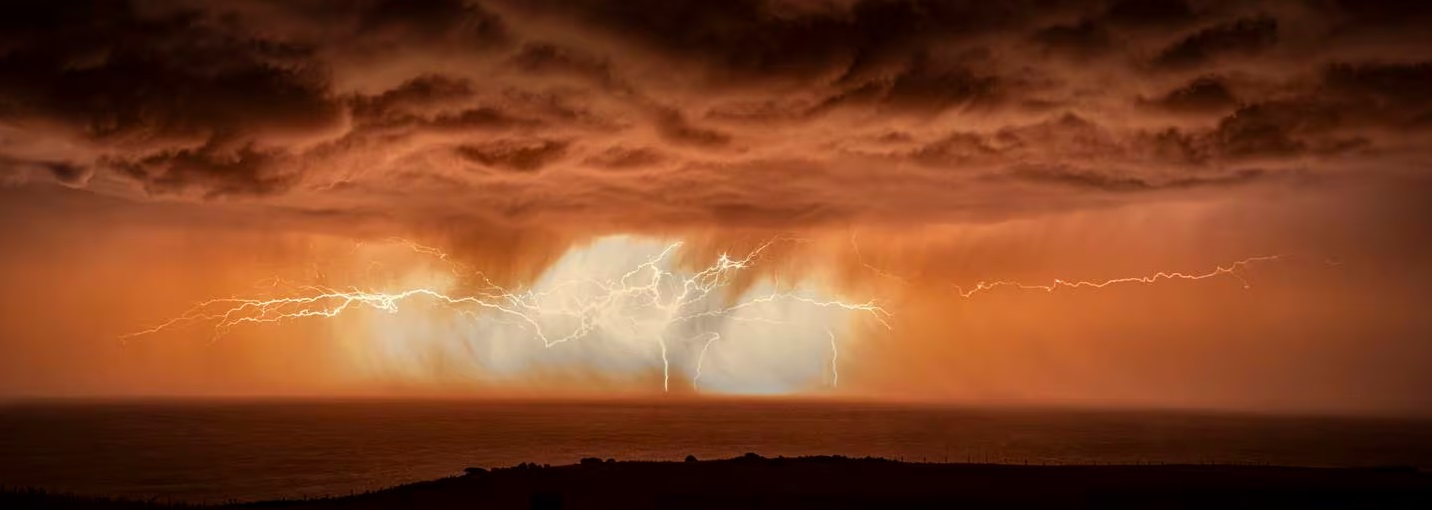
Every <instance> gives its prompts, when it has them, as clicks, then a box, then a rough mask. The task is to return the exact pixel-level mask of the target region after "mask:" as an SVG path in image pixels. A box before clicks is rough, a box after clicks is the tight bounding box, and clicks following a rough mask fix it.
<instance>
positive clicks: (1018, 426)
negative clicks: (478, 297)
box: [0, 400, 1432, 503]
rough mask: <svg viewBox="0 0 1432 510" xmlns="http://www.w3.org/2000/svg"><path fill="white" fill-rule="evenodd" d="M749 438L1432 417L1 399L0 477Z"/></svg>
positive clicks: (1124, 458)
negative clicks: (21, 400) (105, 401)
mask: <svg viewBox="0 0 1432 510" xmlns="http://www.w3.org/2000/svg"><path fill="white" fill-rule="evenodd" d="M746 452H756V453H759V454H761V455H765V456H768V457H773V456H778V455H785V456H798V455H818V454H840V455H847V456H867V455H870V456H880V457H888V458H896V459H904V460H906V461H924V462H1002V463H1016V464H1018V463H1029V464H1080V463H1085V464H1089V463H1097V464H1109V463H1128V464H1134V463H1256V464H1281V465H1298V466H1387V465H1406V466H1416V467H1421V468H1428V467H1432V422H1428V421H1418V420H1401V419H1384V418H1377V419H1373V418H1335V417H1291V416H1268V415H1248V414H1223V413H1198V412H1172V411H1150V412H1134V411H1095V410H1069V409H1059V410H1056V409H1044V410H1041V409H993V408H970V407H930V406H916V405H894V404H851V403H831V402H797V403H792V402H776V401H754V402H740V401H731V402H728V401H714V402H702V401H680V402H672V401H662V400H654V401H641V402H600V403H599V402H508V401H460V400H449V401H427V400H425V401H384V402H379V401H172V402H129V401H126V402H109V403H95V402H43V403H42V402H30V403H11V404H0V486H6V487H39V488H44V489H48V490H56V491H63V492H74V493H80V494H87V495H102V496H121V497H128V498H142V499H158V500H160V501H190V502H210V503H215V502H223V501H230V500H256V499H271V498H281V497H318V496H328V495H343V494H349V493H353V492H362V491H365V490H370V489H377V488H383V487H388V486H392V485H396V484H401V483H407V482H414V481H420V480H428V479H433V478H439V477H443V476H451V475H455V474H458V473H460V472H461V471H462V469H463V468H465V467H469V466H481V467H494V466H509V465H514V464H517V463H520V462H536V463H539V464H543V463H546V464H570V463H575V462H577V461H579V460H580V459H581V458H583V457H601V458H616V459H621V460H637V459H647V460H681V459H683V458H684V457H686V456H687V455H695V456H696V457H698V458H722V457H732V456H737V455H741V454H744V453H746Z"/></svg>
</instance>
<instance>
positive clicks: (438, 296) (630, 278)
mask: <svg viewBox="0 0 1432 510" xmlns="http://www.w3.org/2000/svg"><path fill="white" fill-rule="evenodd" d="M779 240H781V239H779V238H778V239H772V240H769V241H767V242H765V243H764V244H761V245H760V246H758V247H757V248H755V249H754V250H752V251H750V252H749V253H747V254H746V255H744V256H741V257H732V256H731V255H729V254H727V253H722V254H720V256H719V257H717V259H716V261H715V262H714V263H712V264H711V265H710V266H707V267H705V268H703V269H701V270H699V271H696V272H695V273H692V274H691V275H690V276H685V277H683V276H681V275H677V274H676V273H673V272H671V271H668V270H666V269H663V268H662V263H663V262H664V261H668V260H670V259H671V258H672V256H673V254H674V253H676V252H677V250H678V249H679V248H680V247H681V246H682V243H680V242H677V243H671V244H669V245H667V246H666V248H665V249H664V250H662V251H661V252H660V253H659V254H657V255H655V256H653V257H651V258H649V259H647V260H646V261H645V262H643V263H641V264H638V265H637V266H636V267H634V268H632V269H631V270H630V271H627V272H626V273H624V274H622V275H621V276H620V277H618V278H615V279H608V280H601V279H596V278H585V279H577V280H572V281H566V282H561V283H558V284H556V285H555V286H554V287H553V288H551V289H550V290H547V291H545V292H536V291H533V290H525V291H517V290H509V289H506V288H504V287H502V286H499V285H497V284H494V283H492V281H491V280H489V279H487V277H486V276H484V275H482V274H481V273H474V274H473V276H474V277H476V278H477V279H479V280H481V282H482V285H483V286H482V287H481V288H480V289H478V290H476V291H473V292H471V293H467V294H459V295H450V294H448V293H445V292H443V291H441V290H439V289H434V288H428V287H419V288H411V289H406V290H401V291H396V292H388V291H375V290H362V289H358V288H356V287H350V288H342V289H340V288H335V287H328V286H318V285H305V286H299V287H297V288H296V289H295V294H296V295H292V296H286V297H276V298H241V297H230V298H220V299H212V300H208V301H203V302H200V303H198V304H196V305H194V306H193V307H191V308H190V309H188V310H186V311H185V312H183V313H182V314H180V315H178V316H176V317H174V318H171V319H169V320H167V321H164V322H161V323H159V324H157V325H155V326H152V327H149V328H146V329H143V330H140V331H136V332H133V333H129V334H126V335H123V336H122V337H121V338H122V339H125V340H128V339H132V338H136V337H141V336H145V335H151V334H155V333H159V332H161V331H165V330H169V329H173V328H177V327H181V326H184V325H188V324H193V323H200V322H208V323H212V324H213V328H214V338H215V339H217V338H219V337H220V336H222V335H224V334H226V333H228V332H229V331H230V330H231V329H232V328H234V327H236V326H239V325H243V324H262V323H279V322H285V321H290V320H297V319H303V318H333V317H337V316H339V315H342V314H344V313H345V312H348V311H350V310H354V309H360V308H371V309H375V310H379V311H384V312H389V313H396V312H398V311H399V309H400V305H401V304H403V303H405V302H407V301H409V300H414V299H426V300H429V301H431V302H436V303H439V304H442V305H445V306H449V307H452V308H455V309H458V310H460V311H461V312H462V313H465V314H470V315H472V316H474V317H475V316H476V314H477V312H479V311H486V312H489V313H494V314H498V315H500V316H505V317H509V318H511V319H513V320H514V321H515V322H516V323H518V324H519V325H522V326H523V327H524V328H525V329H526V330H528V331H530V332H531V334H532V336H533V337H534V338H536V339H537V340H539V341H541V342H542V345H543V346H544V347H548V348H550V347H552V346H555V345H558V344H562V343H565V342H570V341H575V340H579V339H582V338H584V337H587V336H589V335H591V334H592V333H593V332H594V331H596V330H597V329H598V328H599V327H601V325H603V324H605V325H611V324H628V325H629V326H630V328H631V330H632V331H637V330H640V329H642V328H641V327H642V326H658V327H655V328H652V329H650V331H656V332H657V334H656V337H655V338H654V339H653V341H655V342H656V344H657V345H658V347H659V349H660V353H661V364H662V389H663V390H664V391H669V390H670V378H671V360H670V358H669V356H668V345H667V338H666V337H665V335H663V334H661V333H660V332H661V331H665V330H666V329H667V328H665V327H661V326H667V325H672V324H678V323H686V322H691V321H695V320H697V319H701V318H707V317H726V318H732V314H733V313H734V312H737V311H739V310H743V309H746V308H750V307H753V306H757V305H760V304H763V303H772V302H777V301H785V302H792V303H803V304H806V305H809V306H813V307H819V308H839V309H844V310H848V311H852V312H862V313H864V314H867V315H868V316H869V317H871V318H873V319H875V320H876V321H877V322H879V323H880V324H881V325H883V326H885V327H886V328H890V324H889V322H888V321H887V319H888V318H889V317H891V314H890V313H889V312H888V311H886V310H885V309H884V308H882V307H881V306H880V305H878V304H877V303H876V302H874V301H867V302H847V301H840V300H824V299H817V298H813V297H810V296H805V295H801V294H798V293H795V292H792V291H783V290H782V289H781V287H780V285H779V281H777V284H776V285H775V287H774V289H773V290H772V291H771V292H770V293H769V294H767V295H764V296H758V297H754V298H750V299H747V300H744V301H737V302H734V303H730V304H726V305H723V306H720V307H717V308H714V309H698V308H697V305H698V304H704V303H708V302H710V301H711V300H709V299H708V297H710V296H712V295H713V293H715V292H718V291H720V290H721V289H723V288H727V287H729V285H730V284H731V282H732V281H733V279H734V277H735V275H737V274H739V273H741V272H742V271H745V270H748V269H750V268H752V267H754V265H755V263H756V261H757V260H758V259H759V258H760V257H761V255H762V254H763V253H764V252H765V251H766V250H767V249H768V248H769V247H770V246H771V245H772V244H773V243H775V242H777V241H779ZM388 242H389V243H394V244H398V245H402V246H405V247H407V248H409V249H411V250H413V251H414V252H416V253H419V254H423V255H428V256H432V257H436V258H438V259H439V260H442V261H449V258H450V257H449V255H448V254H447V253H445V252H443V251H442V250H439V249H437V248H432V247H429V246H423V245H420V244H417V243H414V242H411V241H408V240H406V239H401V238H394V239H390V240H388ZM278 281H279V280H276V279H275V280H274V284H275V285H277V283H278ZM592 291H595V292H592ZM553 303H555V304H553ZM631 310H641V311H643V312H656V313H655V315H656V317H658V318H657V319H643V318H642V317H639V316H637V314H635V313H631ZM553 316H556V317H565V318H570V319H573V320H574V321H575V322H576V324H577V325H576V327H574V328H572V329H571V330H570V331H566V332H565V334H559V333H557V332H552V331H547V330H546V329H545V328H544V327H543V326H542V321H541V320H539V319H542V318H548V317H553ZM753 320H762V319H761V318H756V319H753ZM653 321H655V322H656V323H655V324H653ZM771 322H777V323H779V322H780V321H774V320H772V321H771ZM707 334H709V335H710V337H709V339H707V341H706V343H705V345H704V346H703V347H702V349H701V353H700V355H699V356H698V358H697V362H696V369H695V372H696V375H695V377H693V379H692V383H693V385H695V384H696V383H697V379H699V378H700V369H701V363H702V361H703V360H704V358H705V354H706V351H707V350H709V349H710V347H711V345H712V344H713V343H714V342H715V341H716V340H717V339H719V338H720V336H719V335H718V334H716V333H715V332H709V333H707ZM833 342H834V336H833V333H832V346H833V345H834V343H833Z"/></svg>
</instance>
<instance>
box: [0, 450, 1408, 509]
mask: <svg viewBox="0 0 1432 510" xmlns="http://www.w3.org/2000/svg"><path fill="white" fill-rule="evenodd" d="M931 505H934V506H941V507H945V506H958V505H964V506H971V507H976V508H1061V509H1067V508H1123V507H1130V508H1132V507H1147V506H1151V505H1152V506H1157V507H1160V508H1203V507H1218V508H1244V507H1250V508H1252V507H1258V508H1267V507H1280V508H1281V507H1296V508H1353V507H1356V508H1432V473H1429V472H1427V471H1425V470H1419V469H1417V468H1413V467H1404V466H1388V467H1376V468H1307V467H1281V466H1261V465H1188V464H1169V465H1061V466H1040V465H1024V464H1019V465H1013V464H966V463H922V462H902V461H899V460H892V459H883V458H874V457H866V458H851V457H843V456H813V457H773V458H768V457H763V456H760V455H757V454H755V453H748V454H746V455H743V456H740V457H735V458H729V459H719V460H699V459H696V458H694V457H688V458H687V459H686V461H684V462H682V461H676V462H671V461H660V462H654V461H616V460H614V459H600V458H586V459H582V461H581V462H579V463H577V464H569V465H561V466H551V465H538V464H533V463H522V464H519V465H516V466H511V467H500V468H485V467H469V468H466V469H465V470H463V471H462V474H458V475H455V476H452V477H448V478H442V479H437V480H430V481H425V482H417V483H411V484H404V485H398V486H395V487H391V488H387V489H381V490H376V491H370V492H365V493H362V494H355V495H351V496H338V497H325V498H314V499H280V500H268V501H256V502H234V503H226V504H212V505H201V504H189V503H177V502H166V501H161V500H148V501H139V500H126V499H114V498H105V497H94V496H84V495H70V494H59V493H52V492H48V491H45V490H42V489H17V488H5V489H3V491H0V508H6V509H17V510H18V509H50V508H74V509H95V510H127V509H183V508H300V509H306V508H323V509H339V510H343V509H378V508H425V509H443V508H552V509H556V508H806V507H812V508H822V509H827V510H829V509H838V508H876V507H891V506H895V507H909V506H914V507H928V506H931Z"/></svg>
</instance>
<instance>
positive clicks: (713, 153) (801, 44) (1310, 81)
mask: <svg viewBox="0 0 1432 510" xmlns="http://www.w3.org/2000/svg"><path fill="white" fill-rule="evenodd" d="M5 11H6V13H5V15H4V16H0V172H3V174H4V175H5V177H6V180H10V181H14V180H20V181H26V180H33V179H35V178H37V177H47V178H52V179H54V180H57V181H60V182H63V183H66V184H68V185H72V186H91V187H95V188H99V187H100V186H98V184H99V183H107V185H106V186H104V188H105V189H114V188H115V186H114V185H115V184H116V183H118V184H125V185H131V186H132V188H133V189H135V190H138V191H139V192H141V193H142V194H144V195H147V196H179V197H189V198H193V199H198V200H211V199H224V200H259V201H263V200H273V201H283V200H291V201H296V202H298V203H302V204H306V205H309V206H312V207H321V208H322V209H323V210H335V209H337V210H342V209H343V208H353V209H355V210H357V209H370V208H375V207H377V208H383V207H391V208H422V209H423V210H426V211H438V212H441V213H442V214H445V215H449V216H456V217H463V216H467V215H474V216H482V217H489V218H495V219H497V220H500V221H529V220H534V219H540V218H558V219H570V218H585V219H590V220H596V221H610V222H616V223H642V222H652V221H658V220H654V219H653V218H661V219H663V220H660V221H672V222H685V221H690V222H707V221H716V222H724V223H750V222H755V223H800V222H819V221H824V220H832V219H850V218H860V217H868V218H874V219H887V220H905V219H909V218H916V217H918V218H925V219H930V220H935V221H939V220H942V219H953V218H958V217H963V216H969V215H976V216H978V215H984V214H995V215H1000V214H1009V213H1013V212H1018V211H1021V210H1030V209H1043V208H1050V207H1078V206H1080V205H1081V204H1090V203H1100V204H1104V203H1109V202H1110V201H1121V200H1138V199H1143V198H1141V197H1148V196H1164V195H1167V194H1187V193H1214V194H1216V193H1227V192H1229V190H1233V189H1242V188H1249V187H1258V186H1266V187H1274V188H1277V187H1296V186H1299V185H1304V184H1306V183H1307V182H1309V181H1310V180H1312V181H1315V180H1317V179H1318V178H1320V177H1328V176H1334V177H1336V176H1339V175H1343V174H1349V173H1356V174H1357V175H1359V177H1358V178H1366V179H1376V178H1383V177H1386V178H1405V177H1408V176H1411V177H1414V178H1420V176H1418V172H1419V171H1420V170H1421V168H1423V167H1425V164H1426V162H1427V154H1428V153H1427V151H1428V149H1427V147H1428V144H1427V143H1426V142H1427V141H1429V130H1432V44H1427V42H1428V41H1426V39H1428V38H1429V37H1432V36H1429V35H1428V34H1427V32H1426V30H1425V27H1426V26H1427V25H1426V24H1425V23H1426V22H1427V21H1432V6H1429V5H1428V4H1427V3H1425V2H1390V1H1378V2H1367V1H1357V2H1354V1H1345V2H1340V1H1332V0H1327V1H1316V0H1308V1H1304V2H1281V3H1264V2H1237V1H1193V0H1188V1H1182V0H1150V1H1110V2H1099V1H1085V2H1043V1H1036V0H1028V1H1012V2H989V1H958V0H948V1H934V0H930V1H919V0H829V1H823V2H822V1H810V2H804V1H794V0H788V1H781V0H729V1H719V2H715V1H705V0H701V1H697V0H691V1H677V0H623V1H596V0H574V1H573V0H569V1H555V0H550V1H549V0H527V1H516V0H483V1H477V2H473V1H459V0H419V1H401V2H400V1H393V0H385V1H378V0H371V1H353V2H349V1H338V0H309V1H277V0H275V1H270V2H263V1H259V2H220V1H153V2H150V1H139V0H134V1H103V2H101V1H95V2H51V1H46V2H41V1H21V2H12V3H9V4H7V6H6V7H5ZM990 194H996V195H998V196H999V197H1001V199H1000V200H998V201H993V200H989V199H988V198H987V197H988V196H989V195H990ZM1056 204H1057V205H1056Z"/></svg>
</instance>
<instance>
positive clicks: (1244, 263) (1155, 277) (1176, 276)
mask: <svg viewBox="0 0 1432 510" xmlns="http://www.w3.org/2000/svg"><path fill="white" fill-rule="evenodd" d="M1284 258H1286V256H1284V255H1267V256H1260V257H1249V258H1246V259H1243V260H1239V261H1237V262H1234V263H1232V264H1228V265H1226V266H1216V267H1214V269H1212V270H1210V271H1208V272H1205V273H1193V274H1189V273H1180V272H1163V271H1160V272H1157V273H1154V274H1152V275H1148V276H1131V277H1124V278H1114V279H1110V280H1102V281H1087V280H1080V281H1068V280H1061V279H1055V280H1054V281H1053V282H1051V283H1048V284H1029V283H1021V282H1017V281H1011V280H1000V281H995V282H979V283H977V284H975V285H974V286H973V287H970V288H969V289H968V290H966V289H965V288H963V287H960V286H959V285H955V286H954V288H955V293H957V294H959V296H960V297H962V298H966V299H969V298H970V297H971V296H974V295H975V294H978V293H980V292H986V291H991V290H994V289H998V288H1001V287H1011V288H1016V289H1020V290H1042V291H1045V292H1054V291H1055V290H1056V289H1060V288H1067V289H1077V288H1081V287H1089V288H1095V289H1102V288H1104V287H1108V286H1111V285H1121V284H1130V283H1136V284H1153V283H1158V282H1159V281H1160V280H1203V279H1208V278H1214V277H1218V276H1225V275H1227V276H1231V277H1233V278H1237V279H1238V281H1239V282H1240V283H1242V284H1243V288H1245V289H1247V288H1250V287H1251V286H1250V285H1249V284H1248V280H1246V279H1244V278H1243V276H1242V275H1240V274H1238V272H1239V271H1240V270H1243V269H1245V268H1247V267H1248V266H1250V265H1253V264H1257V263H1262V262H1273V261H1276V260H1281V259H1284Z"/></svg>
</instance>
